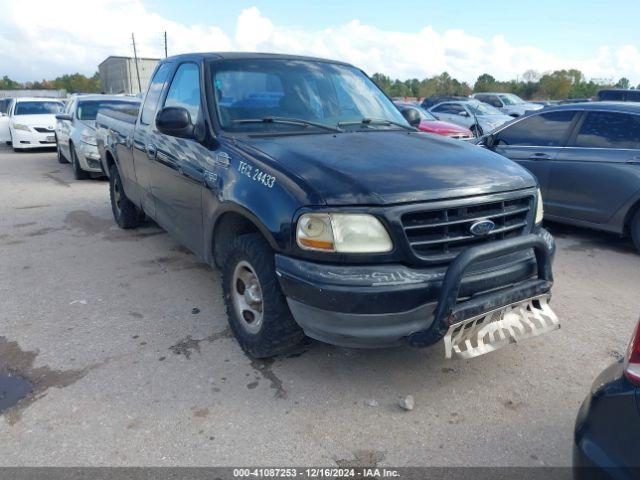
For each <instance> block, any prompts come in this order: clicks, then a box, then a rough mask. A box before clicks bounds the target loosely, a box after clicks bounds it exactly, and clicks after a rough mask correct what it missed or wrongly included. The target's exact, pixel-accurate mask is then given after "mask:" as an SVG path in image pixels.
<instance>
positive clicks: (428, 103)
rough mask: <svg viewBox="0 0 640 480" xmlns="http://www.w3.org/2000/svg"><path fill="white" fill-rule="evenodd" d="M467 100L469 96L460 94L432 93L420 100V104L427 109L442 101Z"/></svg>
mask: <svg viewBox="0 0 640 480" xmlns="http://www.w3.org/2000/svg"><path fill="white" fill-rule="evenodd" d="M466 100H469V97H463V96H461V95H432V96H430V97H427V98H425V99H423V100H422V102H421V103H420V106H421V107H422V108H424V109H425V110H429V109H430V108H431V107H433V106H434V105H436V104H438V103H442V102H464V101H466Z"/></svg>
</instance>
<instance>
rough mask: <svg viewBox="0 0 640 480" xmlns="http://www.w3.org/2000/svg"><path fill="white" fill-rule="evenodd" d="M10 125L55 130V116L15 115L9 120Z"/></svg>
mask: <svg viewBox="0 0 640 480" xmlns="http://www.w3.org/2000/svg"><path fill="white" fill-rule="evenodd" d="M11 122H12V123H18V124H20V125H27V126H29V127H44V128H49V127H51V129H54V128H56V116H55V115H51V114H43V115H16V116H14V117H13V118H12V119H11Z"/></svg>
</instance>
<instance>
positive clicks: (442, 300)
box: [407, 234, 559, 358]
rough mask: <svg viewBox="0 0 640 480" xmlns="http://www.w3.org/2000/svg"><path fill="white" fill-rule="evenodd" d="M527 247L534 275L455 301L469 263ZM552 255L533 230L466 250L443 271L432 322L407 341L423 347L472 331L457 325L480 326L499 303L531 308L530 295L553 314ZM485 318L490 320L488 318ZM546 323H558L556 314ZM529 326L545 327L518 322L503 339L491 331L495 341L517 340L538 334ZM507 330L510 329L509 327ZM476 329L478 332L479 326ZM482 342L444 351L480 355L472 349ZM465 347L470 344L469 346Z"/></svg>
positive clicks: (500, 304)
mask: <svg viewBox="0 0 640 480" xmlns="http://www.w3.org/2000/svg"><path fill="white" fill-rule="evenodd" d="M528 248H532V249H533V251H534V254H535V257H536V264H537V275H538V278H537V279H530V280H526V281H524V282H521V283H519V284H517V285H515V286H512V287H508V288H506V289H500V290H498V291H495V292H489V293H485V294H480V295H478V296H473V297H471V298H470V299H468V300H464V301H462V302H460V303H458V298H459V292H460V284H461V282H462V278H463V277H464V275H465V273H466V272H467V270H468V269H469V268H470V267H471V265H473V264H474V263H477V262H480V261H483V260H489V259H492V258H496V257H500V256H502V255H508V254H510V253H514V252H517V251H520V250H524V249H528ZM551 255H552V252H551V250H550V249H549V247H548V245H547V243H546V242H545V241H544V239H543V238H542V237H541V236H540V235H536V234H530V235H525V236H522V237H517V238H512V239H508V240H502V241H499V242H495V243H487V244H484V245H479V246H477V247H472V248H469V249H467V250H465V251H464V252H462V253H461V254H460V255H458V257H456V259H455V260H454V261H453V262H452V263H451V264H450V265H449V268H448V269H447V273H446V274H445V277H444V280H443V282H442V290H441V292H440V297H439V300H438V304H437V307H436V310H435V316H434V321H433V323H432V324H431V326H430V327H429V328H428V329H426V330H424V331H420V332H415V333H412V334H411V335H409V336H408V337H407V342H408V343H409V344H410V345H412V346H414V347H426V346H428V345H432V344H434V343H436V342H438V341H440V340H441V339H442V338H443V337H448V340H449V342H452V336H453V335H455V332H456V331H457V330H467V332H466V333H472V331H471V330H468V329H465V328H462V329H460V327H461V326H462V325H461V324H463V325H465V324H470V323H473V324H474V325H475V326H476V327H477V328H478V329H479V328H481V325H484V324H487V323H489V322H490V320H491V317H489V318H487V317H488V316H491V315H493V313H494V312H496V311H498V310H503V309H502V307H506V306H508V305H512V304H516V303H517V304H518V305H516V307H520V308H527V309H529V310H530V308H529V306H528V304H527V302H526V301H527V300H528V299H531V301H532V302H533V300H535V304H534V303H532V306H533V307H534V308H535V309H536V310H538V309H539V307H542V306H544V307H546V308H543V310H544V311H545V312H551V314H553V312H552V311H551V310H550V309H549V307H548V306H547V304H546V302H547V300H548V298H549V296H550V293H549V292H550V290H551V286H552V285H553V274H552V271H551ZM502 315H504V316H506V315H505V314H504V313H502ZM535 315H538V312H536V313H535ZM527 318H529V317H527ZM536 318H537V317H536ZM486 320H489V322H487V321H486ZM503 321H504V320H503ZM545 325H551V326H549V327H548V328H550V329H555V328H558V327H559V324H558V321H557V318H556V317H555V314H553V318H551V319H549V321H548V322H545ZM533 326H534V327H535V326H536V325H535V324H533ZM512 327H514V325H512ZM471 328H474V327H471ZM531 330H533V331H536V332H538V331H539V333H544V331H547V330H545V329H544V328H543V325H542V324H540V325H539V328H537V329H536V328H531V326H530V325H527V326H525V325H520V326H519V327H518V330H513V329H512V330H511V331H512V332H514V333H515V334H514V335H511V336H508V338H506V339H504V338H501V337H500V335H501V334H498V333H496V332H494V335H498V337H497V338H494V339H495V340H496V344H497V343H501V342H502V341H503V340H504V341H509V342H512V341H517V339H518V338H524V337H525V332H526V336H534V335H538V334H539V333H531ZM507 331H509V329H508V328H507ZM517 332H520V335H518V333H517ZM476 333H479V330H478V331H477V332H476ZM460 339H461V338H459V340H460ZM481 342H482V339H478V344H477V345H476V346H471V345H467V346H466V347H467V348H459V350H460V351H459V352H456V351H455V350H454V349H453V345H450V347H451V348H450V349H447V355H448V356H450V355H451V353H458V354H460V356H465V355H464V354H462V353H461V352H462V350H464V351H466V350H469V355H468V357H470V356H476V355H479V354H480V353H474V352H476V350H474V349H475V348H478V347H480V344H481ZM468 347H472V348H471V349H469V348H468ZM496 348H497V347H496ZM494 349H495V348H491V349H489V350H486V351H491V350H494ZM480 350H483V348H482V347H480V348H479V350H477V351H480ZM483 353H485V352H483ZM468 357H467V358H468Z"/></svg>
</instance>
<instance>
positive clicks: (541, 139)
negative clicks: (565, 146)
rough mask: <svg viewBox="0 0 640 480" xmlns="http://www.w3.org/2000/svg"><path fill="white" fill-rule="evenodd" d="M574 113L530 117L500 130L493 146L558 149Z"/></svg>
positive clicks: (544, 114)
mask: <svg viewBox="0 0 640 480" xmlns="http://www.w3.org/2000/svg"><path fill="white" fill-rule="evenodd" d="M575 114H576V112H575V111H571V110H563V111H561V112H549V113H543V114H540V115H532V116H530V117H527V118H524V119H522V120H520V121H519V122H516V123H514V124H513V125H511V126H509V127H507V128H505V129H504V130H501V131H500V132H499V133H498V134H497V136H496V139H495V141H494V144H495V145H515V146H536V147H558V146H560V145H561V144H562V142H563V139H564V138H565V135H566V134H567V132H568V129H569V126H570V125H571V122H572V121H573V118H574V117H575Z"/></svg>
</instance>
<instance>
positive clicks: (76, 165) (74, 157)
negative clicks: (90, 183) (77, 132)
mask: <svg viewBox="0 0 640 480" xmlns="http://www.w3.org/2000/svg"><path fill="white" fill-rule="evenodd" d="M69 156H70V157H71V167H72V168H73V176H74V177H75V179H76V180H86V179H87V178H89V173H88V172H85V171H84V170H82V168H81V167H80V162H79V161H78V154H77V153H76V147H74V146H73V143H71V142H69Z"/></svg>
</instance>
